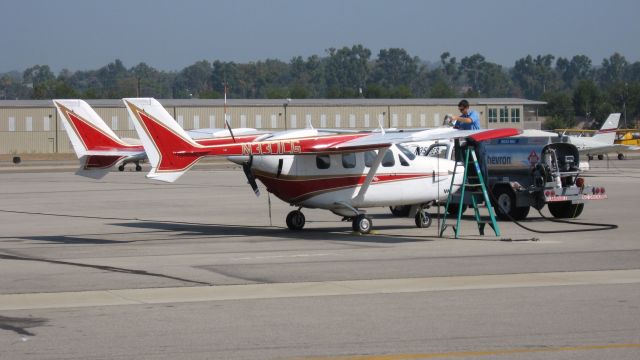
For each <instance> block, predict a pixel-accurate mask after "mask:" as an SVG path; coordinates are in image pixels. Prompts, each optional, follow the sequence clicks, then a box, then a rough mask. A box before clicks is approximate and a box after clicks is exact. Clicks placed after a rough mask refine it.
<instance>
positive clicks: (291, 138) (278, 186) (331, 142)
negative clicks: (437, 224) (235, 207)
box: [124, 98, 520, 233]
mask: <svg viewBox="0 0 640 360" xmlns="http://www.w3.org/2000/svg"><path fill="white" fill-rule="evenodd" d="M124 103H125V105H126V107H127V110H128V111H129V114H130V116H131V118H132V119H133V122H134V125H135V127H136V130H137V131H138V135H139V136H140V139H141V140H142V144H143V146H144V148H145V150H146V152H147V155H148V157H149V162H150V163H151V167H152V169H151V171H150V172H149V174H148V175H147V177H148V178H151V179H155V180H161V181H167V182H174V181H176V180H177V179H178V178H179V177H180V176H181V175H182V174H184V173H185V172H186V171H188V170H189V169H190V168H191V167H192V166H193V165H194V164H195V163H196V162H197V161H198V160H199V159H201V158H203V157H205V156H226V157H228V159H229V160H231V161H233V162H235V163H238V164H241V165H242V167H243V170H244V172H245V174H246V176H247V179H248V181H249V184H250V185H251V187H252V188H253V189H254V192H255V193H256V194H257V195H258V194H259V191H258V186H257V184H256V179H258V180H260V181H261V182H262V183H263V184H264V185H265V186H266V188H267V191H269V192H270V193H273V194H274V195H275V196H277V197H278V198H280V199H281V200H283V201H285V202H288V203H289V204H291V205H292V206H295V207H298V209H297V210H294V211H291V212H290V213H289V214H288V215H287V218H286V223H287V226H288V227H289V229H292V230H300V229H302V228H303V227H304V225H305V216H304V215H303V213H302V212H301V211H300V209H302V208H320V209H326V210H329V211H331V212H333V213H335V214H336V215H339V216H343V217H347V218H350V219H352V221H353V224H352V227H353V229H354V230H355V231H359V232H361V233H368V232H369V231H370V230H371V227H372V221H371V218H369V217H367V216H366V214H365V211H363V210H362V209H364V208H369V207H386V206H391V205H398V204H403V205H404V204H412V205H414V206H413V207H414V208H415V210H414V211H415V213H416V216H415V219H416V225H417V226H418V227H428V226H429V225H430V223H431V219H430V218H429V216H428V214H427V213H426V211H424V205H426V204H429V203H430V202H432V201H434V200H438V199H443V198H445V197H446V195H447V194H446V192H447V191H448V190H449V187H450V184H451V181H452V180H453V179H452V178H453V176H452V172H453V170H454V166H455V161H451V160H442V159H433V158H428V157H416V156H415V155H414V154H412V153H411V152H410V151H408V150H406V149H405V148H404V147H403V146H402V145H401V144H402V143H404V142H410V141H419V140H429V139H442V138H464V139H466V140H467V141H468V142H480V141H484V140H490V139H493V138H500V137H506V136H512V135H516V134H518V133H519V132H520V131H519V130H517V129H511V128H509V129H495V130H456V129H433V130H425V131H419V132H394V133H390V132H384V131H380V132H359V133H335V132H331V131H322V130H318V129H301V130H290V131H285V132H281V133H274V134H266V135H263V136H261V137H258V138H256V139H255V140H253V141H252V142H245V143H241V142H237V143H228V144H224V145H203V144H199V143H197V142H195V141H193V140H192V139H191V138H190V137H189V136H188V134H187V133H186V132H185V131H184V130H183V129H182V128H181V127H180V126H179V125H178V123H177V122H176V121H175V120H174V119H173V118H172V117H171V115H170V114H169V113H168V112H167V111H166V110H165V108H164V107H163V106H162V105H161V104H160V103H159V102H158V101H156V100H155V99H153V98H129V99H124ZM458 175H460V176H461V174H460V172H459V173H458ZM456 183H460V181H457V182H456ZM455 190H457V189H455V186H454V189H453V191H455Z"/></svg>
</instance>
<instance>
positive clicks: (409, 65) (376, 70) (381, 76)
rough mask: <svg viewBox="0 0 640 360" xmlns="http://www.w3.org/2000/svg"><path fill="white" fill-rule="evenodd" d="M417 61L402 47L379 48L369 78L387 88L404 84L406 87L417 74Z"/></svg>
mask: <svg viewBox="0 0 640 360" xmlns="http://www.w3.org/2000/svg"><path fill="white" fill-rule="evenodd" d="M418 63H419V59H418V58H417V57H411V56H410V55H409V54H408V53H407V52H406V51H405V50H404V49H398V48H391V49H381V50H380V53H379V54H378V58H377V59H376V61H375V63H374V65H373V69H372V71H371V79H370V80H371V81H372V82H374V83H376V84H378V85H380V86H383V87H387V88H394V87H398V86H405V87H407V89H408V87H409V86H410V85H411V83H412V82H413V81H414V79H416V77H417V75H418ZM409 92H411V91H410V90H409Z"/></svg>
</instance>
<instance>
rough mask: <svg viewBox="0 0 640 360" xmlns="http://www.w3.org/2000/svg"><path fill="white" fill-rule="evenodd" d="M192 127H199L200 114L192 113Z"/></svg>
mask: <svg viewBox="0 0 640 360" xmlns="http://www.w3.org/2000/svg"><path fill="white" fill-rule="evenodd" d="M193 128H194V129H200V115H193Z"/></svg>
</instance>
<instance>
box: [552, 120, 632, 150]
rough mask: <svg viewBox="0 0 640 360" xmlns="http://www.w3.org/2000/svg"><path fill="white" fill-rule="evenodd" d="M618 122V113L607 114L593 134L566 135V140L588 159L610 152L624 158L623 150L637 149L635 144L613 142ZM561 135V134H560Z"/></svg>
mask: <svg viewBox="0 0 640 360" xmlns="http://www.w3.org/2000/svg"><path fill="white" fill-rule="evenodd" d="M619 122H620V113H613V114H609V117H607V120H606V121H605V122H604V123H603V124H602V127H601V128H600V130H598V131H596V133H595V135H593V136H567V138H568V142H569V143H571V144H573V145H575V146H576V147H577V148H578V151H579V152H580V154H582V155H587V158H588V159H589V160H593V157H594V156H596V155H597V156H598V159H599V160H602V159H603V155H605V154H609V153H612V152H615V153H618V159H620V160H622V159H624V154H623V151H629V150H639V149H640V148H638V147H636V146H627V145H621V144H615V140H616V130H618V123H619ZM561 135H563V134H561Z"/></svg>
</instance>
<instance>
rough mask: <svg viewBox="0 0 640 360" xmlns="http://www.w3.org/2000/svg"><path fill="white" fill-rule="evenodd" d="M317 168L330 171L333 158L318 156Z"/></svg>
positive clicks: (324, 155) (323, 155)
mask: <svg viewBox="0 0 640 360" xmlns="http://www.w3.org/2000/svg"><path fill="white" fill-rule="evenodd" d="M316 166H317V167H318V169H328V168H329V167H330V166H331V158H330V157H329V155H326V154H321V155H316Z"/></svg>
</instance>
